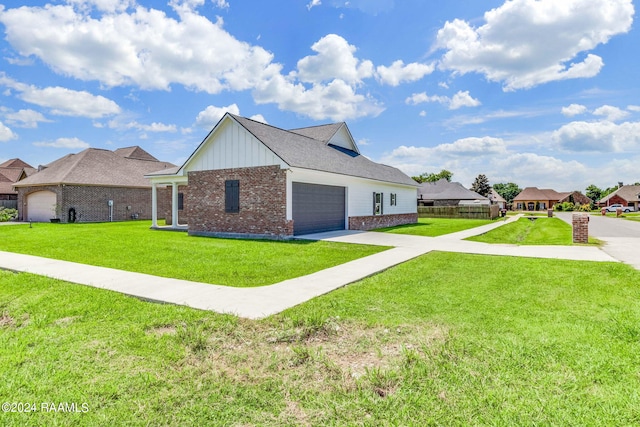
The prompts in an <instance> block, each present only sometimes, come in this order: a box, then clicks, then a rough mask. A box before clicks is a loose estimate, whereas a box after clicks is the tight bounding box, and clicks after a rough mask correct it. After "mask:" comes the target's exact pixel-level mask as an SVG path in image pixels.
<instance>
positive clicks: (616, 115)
mask: <svg viewBox="0 0 640 427" xmlns="http://www.w3.org/2000/svg"><path fill="white" fill-rule="evenodd" d="M593 114H594V115H595V116H603V117H604V118H605V120H609V121H611V122H617V121H618V120H622V119H624V118H625V117H627V116H628V115H629V113H628V112H627V111H624V110H621V109H620V108H618V107H613V106H611V105H603V106H602V107H600V108H596V109H595V110H593Z"/></svg>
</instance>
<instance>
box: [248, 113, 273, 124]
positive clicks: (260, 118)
mask: <svg viewBox="0 0 640 427" xmlns="http://www.w3.org/2000/svg"><path fill="white" fill-rule="evenodd" d="M249 118H250V119H251V120H255V121H256V122H260V123H264V124H268V123H267V119H265V118H264V116H263V115H262V114H254V115H253V116H251V117H249Z"/></svg>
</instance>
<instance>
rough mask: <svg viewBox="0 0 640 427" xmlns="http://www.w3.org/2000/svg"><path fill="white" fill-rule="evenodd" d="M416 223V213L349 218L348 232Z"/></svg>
mask: <svg viewBox="0 0 640 427" xmlns="http://www.w3.org/2000/svg"><path fill="white" fill-rule="evenodd" d="M416 222H418V214H417V213H409V214H395V215H371V216H350V217H349V230H373V229H375V228H382V227H393V226H396V225H403V224H415V223H416Z"/></svg>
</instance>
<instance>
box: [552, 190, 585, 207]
mask: <svg viewBox="0 0 640 427" xmlns="http://www.w3.org/2000/svg"><path fill="white" fill-rule="evenodd" d="M560 194H562V195H564V197H563V198H561V199H560V200H558V203H564V202H570V203H573V204H574V205H591V203H593V200H591V199H590V198H589V197H587V196H585V195H584V194H582V193H581V192H579V191H571V192H568V193H560Z"/></svg>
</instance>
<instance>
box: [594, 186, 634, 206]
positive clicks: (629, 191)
mask: <svg viewBox="0 0 640 427" xmlns="http://www.w3.org/2000/svg"><path fill="white" fill-rule="evenodd" d="M638 194H640V185H623V186H622V187H620V188H618V189H617V190H616V191H614V192H613V193H610V194H608V195H606V196H605V197H603V198H602V199H600V203H606V202H607V201H608V200H609V199H610V198H612V197H613V196H614V195H617V196H619V197H621V198H623V199H624V200H626V201H627V202H631V201H633V202H635V201H637V200H638V199H639V198H640V197H639V196H638Z"/></svg>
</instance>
